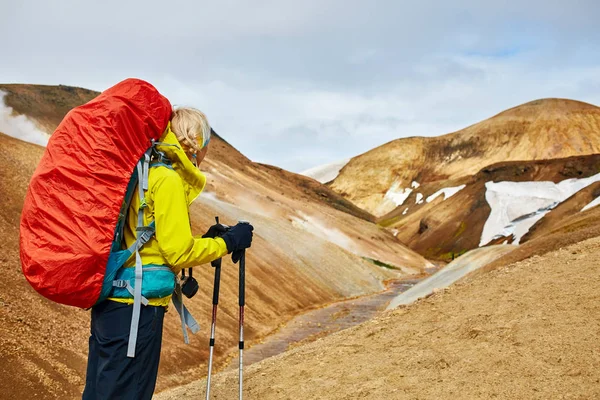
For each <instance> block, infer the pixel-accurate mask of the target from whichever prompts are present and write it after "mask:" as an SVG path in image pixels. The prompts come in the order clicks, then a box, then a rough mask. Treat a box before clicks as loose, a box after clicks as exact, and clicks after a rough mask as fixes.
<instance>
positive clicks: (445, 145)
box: [331, 99, 600, 216]
mask: <svg viewBox="0 0 600 400" xmlns="http://www.w3.org/2000/svg"><path fill="white" fill-rule="evenodd" d="M595 153H600V108H598V107H596V106H594V105H591V104H586V103H582V102H578V101H572V100H564V99H544V100H537V101H533V102H530V103H527V104H523V105H521V106H518V107H515V108H512V109H510V110H507V111H504V112H502V113H500V114H498V115H496V116H494V117H492V118H490V119H488V120H485V121H483V122H480V123H478V124H475V125H472V126H470V127H468V128H465V129H463V130H461V131H458V132H454V133H450V134H447V135H444V136H439V137H426V138H424V137H412V138H406V139H398V140H395V141H393V142H390V143H387V144H385V145H383V146H380V147H378V148H376V149H373V150H371V151H369V152H367V153H364V154H362V155H360V156H358V157H355V158H353V159H352V160H351V161H350V162H349V163H348V164H347V165H346V166H345V167H344V168H343V169H342V170H341V172H340V174H339V175H338V176H337V178H336V179H335V180H334V181H333V183H332V184H331V187H332V188H333V189H334V190H335V191H336V192H338V193H340V194H341V195H342V196H344V197H345V198H347V199H349V200H351V201H352V202H353V203H354V204H356V205H358V206H359V207H361V208H363V209H365V210H367V211H369V212H371V213H373V214H375V215H377V216H382V215H384V214H387V213H389V212H391V211H392V210H393V209H395V208H396V207H398V206H401V205H402V203H403V199H404V198H405V195H406V194H407V193H410V192H411V191H413V190H414V188H415V186H418V185H426V184H434V183H436V182H441V181H449V180H450V181H457V182H459V181H460V180H461V179H463V178H466V177H470V176H472V175H474V174H476V173H477V172H478V171H480V170H482V169H483V168H485V167H486V166H488V165H492V164H495V163H499V162H506V161H523V160H545V159H554V158H564V157H569V156H575V155H586V154H595Z"/></svg>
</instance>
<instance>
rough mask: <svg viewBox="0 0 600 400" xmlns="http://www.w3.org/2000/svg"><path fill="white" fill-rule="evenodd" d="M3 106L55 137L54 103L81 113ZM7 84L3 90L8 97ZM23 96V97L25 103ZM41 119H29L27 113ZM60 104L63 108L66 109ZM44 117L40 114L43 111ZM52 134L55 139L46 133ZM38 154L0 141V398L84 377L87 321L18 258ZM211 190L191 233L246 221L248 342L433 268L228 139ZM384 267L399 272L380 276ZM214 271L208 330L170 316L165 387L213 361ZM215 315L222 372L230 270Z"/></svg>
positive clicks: (345, 207) (365, 219)
mask: <svg viewBox="0 0 600 400" xmlns="http://www.w3.org/2000/svg"><path fill="white" fill-rule="evenodd" d="M10 86H11V87H10V88H9V89H10V90H11V95H10V96H7V97H6V102H7V104H8V105H9V106H11V107H13V109H14V111H15V112H16V113H23V114H25V115H27V116H29V117H30V118H32V119H34V120H35V121H36V122H38V124H39V126H40V127H41V128H43V129H49V128H52V129H53V128H54V127H55V126H56V125H57V124H58V123H59V122H60V120H61V118H62V116H61V114H62V111H61V110H57V109H54V108H52V104H53V101H54V99H56V98H57V96H59V94H60V96H65V100H64V103H67V104H69V105H71V104H77V103H78V101H80V100H81V98H80V92H79V89H73V91H72V92H73V97H69V96H68V94H69V93H71V89H67V90H66V91H65V89H64V87H58V88H56V93H55V92H52V90H50V89H47V87H44V90H50V94H49V95H48V97H46V95H45V94H44V93H45V92H38V91H37V87H36V86H31V85H26V87H24V88H17V89H19V90H16V89H15V88H14V85H10ZM6 88H7V85H2V86H0V89H1V90H4V91H8V90H7V89H6ZM21 97H24V98H21ZM20 104H23V105H27V107H32V108H33V109H34V110H33V111H31V112H29V111H28V109H26V108H21V107H25V106H20ZM61 104H62V103H61ZM39 110H43V111H39ZM48 132H51V130H48ZM42 153H43V148H42V147H39V146H37V145H33V144H30V143H25V142H22V141H20V140H17V139H14V138H11V137H8V136H5V135H0V157H2V159H3V160H4V163H3V167H2V168H0V189H1V193H2V195H3V199H4V202H3V207H2V208H0V233H2V234H3V238H4V239H3V241H1V242H0V254H1V256H0V357H1V358H2V359H3V360H5V362H3V363H2V365H0V374H1V375H2V376H3V379H2V380H0V394H1V396H0V397H5V396H6V397H9V396H18V397H34V396H35V397H36V398H47V399H50V398H77V397H78V396H80V393H81V390H82V386H83V379H84V375H85V363H86V355H87V337H88V335H89V313H88V312H86V311H83V310H77V309H74V308H70V307H66V306H61V305H57V304H54V303H52V302H50V301H47V300H45V299H44V298H42V297H41V296H39V295H38V294H37V293H35V292H34V291H33V290H32V289H31V288H30V287H29V285H28V283H27V282H26V281H25V279H24V277H23V276H22V273H21V270H20V262H19V254H18V234H19V232H18V231H19V215H20V212H21V207H22V204H23V198H24V195H25V191H26V189H27V182H28V181H29V179H30V177H31V175H32V174H33V171H34V170H35V167H36V165H37V162H38V161H39V159H40V158H41V155H42ZM202 169H203V171H204V172H205V173H206V175H207V179H208V185H207V189H206V191H205V193H204V194H203V195H202V196H201V198H200V200H199V201H198V202H197V203H195V204H194V205H193V206H192V208H191V218H192V225H193V230H194V232H195V233H196V234H201V233H203V232H204V231H205V230H206V229H207V228H208V226H210V225H211V224H212V223H214V216H216V215H218V216H220V217H221V221H222V222H224V223H228V224H233V223H235V222H236V221H237V220H240V219H245V220H250V221H251V222H252V223H253V224H254V225H255V228H256V229H255V241H254V243H253V246H252V248H251V250H250V251H249V253H248V257H247V307H246V309H247V311H246V325H247V327H246V338H247V339H246V340H247V341H248V342H249V343H250V344H252V342H254V341H257V340H260V338H262V337H264V336H266V335H268V334H269V333H270V332H272V331H273V330H275V329H277V327H278V326H279V325H280V324H282V323H284V322H286V321H287V320H289V319H290V318H292V317H293V316H295V315H297V314H298V313H300V312H302V311H305V310H308V309H311V308H314V307H319V306H322V305H324V304H327V303H329V302H332V301H336V300H339V299H342V298H345V297H352V296H359V295H362V294H367V293H372V292H376V291H379V290H382V289H383V287H384V281H386V280H389V279H396V278H401V277H404V276H407V275H411V274H420V273H422V271H423V270H424V269H425V268H427V267H429V266H431V264H430V263H429V262H428V261H426V260H425V259H424V258H423V257H422V256H420V255H418V254H416V253H415V252H413V251H412V250H410V249H408V248H407V247H406V246H404V245H402V244H401V243H400V242H399V241H398V239H396V238H395V237H394V236H393V235H392V234H390V233H389V232H387V231H386V230H384V229H382V228H380V227H379V226H377V225H376V224H374V223H373V222H371V221H372V220H373V217H372V216H371V215H370V214H368V213H366V212H364V211H362V210H360V209H358V208H357V207H356V206H354V205H352V204H351V203H349V202H348V201H347V200H345V199H343V198H341V197H340V196H339V195H337V194H335V193H334V192H333V191H331V190H330V189H328V188H327V187H324V186H322V185H320V184H319V183H317V182H316V181H314V180H312V179H310V178H306V177H302V176H299V175H296V174H292V173H289V172H287V171H283V170H280V169H278V168H275V167H270V166H265V165H260V164H256V163H253V162H251V161H250V160H248V159H247V158H246V157H244V156H243V155H242V154H241V153H239V152H238V151H237V150H235V149H234V148H233V147H232V146H230V145H229V144H228V143H227V142H226V141H224V140H222V139H219V138H216V139H215V140H214V141H212V142H211V149H210V152H209V156H208V157H207V160H206V161H205V162H204V163H203V165H202ZM369 260H381V261H383V262H385V263H386V264H390V265H393V266H395V267H396V269H389V268H382V267H380V266H377V265H376V264H375V263H373V262H371V261H369ZM212 274H213V272H212V269H211V268H210V267H208V266H200V267H199V268H198V273H197V274H195V276H197V279H198V280H199V283H200V285H201V290H200V292H199V294H198V295H197V296H196V297H195V298H194V299H193V300H190V301H188V302H187V306H188V308H190V310H191V312H192V313H193V314H195V316H196V317H197V319H198V320H199V322H200V323H201V325H202V332H201V333H200V334H198V335H196V336H193V337H192V339H191V345H189V346H186V345H184V344H183V342H182V335H181V327H180V324H179V323H178V321H177V318H176V315H175V314H174V313H173V312H169V313H168V314H167V318H166V322H165V333H164V339H163V341H164V342H163V345H164V346H163V353H162V358H161V366H160V372H159V382H158V388H159V389H162V388H166V387H171V386H174V385H178V384H180V383H184V382H188V381H190V380H193V379H197V378H199V377H201V376H203V375H204V374H205V373H206V372H205V371H206V365H205V363H206V361H207V356H208V345H207V343H208V331H207V329H206V327H207V326H208V323H209V321H210V313H211V295H212V279H213V275H212ZM221 296H222V298H221V301H220V307H219V340H218V344H217V348H216V352H217V362H218V366H219V365H220V364H222V363H223V362H224V361H225V355H226V354H228V353H229V352H231V351H233V350H234V349H235V348H236V347H235V346H236V344H237V322H238V321H237V269H236V268H235V266H233V265H231V264H230V262H229V260H226V262H225V263H224V268H223V274H222V289H221Z"/></svg>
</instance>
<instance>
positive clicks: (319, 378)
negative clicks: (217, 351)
mask: <svg viewBox="0 0 600 400" xmlns="http://www.w3.org/2000/svg"><path fill="white" fill-rule="evenodd" d="M599 259H600V238H593V239H589V240H587V241H584V242H581V243H577V244H574V245H572V246H569V247H565V248H562V249H559V250H556V251H553V252H550V253H548V254H546V255H544V256H541V257H540V256H534V257H532V258H530V259H527V260H524V261H521V262H518V263H516V264H513V265H510V266H508V267H502V268H499V269H497V270H494V271H491V272H489V273H487V274H481V275H479V276H477V277H475V278H470V279H468V280H467V281H462V282H459V283H458V284H456V285H454V286H452V287H451V288H450V289H448V290H446V291H444V292H441V293H438V294H436V295H434V296H432V297H429V298H428V299H425V300H420V301H419V302H417V303H415V304H414V305H412V306H408V307H401V308H399V309H396V310H393V311H389V312H387V313H385V314H384V315H383V316H382V317H379V318H376V319H374V320H371V321H369V322H366V323H364V324H361V325H359V326H357V327H354V328H350V329H347V330H345V331H342V332H339V333H337V334H333V335H331V336H329V337H327V338H324V339H321V340H318V341H316V342H314V343H310V344H307V345H305V346H301V347H298V348H295V349H293V350H291V351H289V352H286V353H284V354H281V355H279V356H276V357H272V358H269V359H267V360H264V361H262V362H260V363H257V364H254V365H252V366H250V367H248V368H247V369H246V370H245V378H246V379H245V398H248V399H261V400H268V399H442V398H456V399H489V398H499V399H594V398H600V340H599V339H600V263H599V262H598V260H599ZM213 393H214V396H213V398H215V399H233V398H237V374H236V372H226V373H222V374H219V375H217V376H215V377H214V386H213ZM156 398H157V399H159V400H171V399H172V400H174V399H178V400H179V399H182V400H184V399H197V398H204V382H203V381H198V382H195V383H192V384H190V385H187V386H184V387H180V388H177V389H175V390H172V391H169V392H166V393H162V394H160V395H158V396H156Z"/></svg>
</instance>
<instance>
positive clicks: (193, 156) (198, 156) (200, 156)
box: [186, 144, 209, 167]
mask: <svg viewBox="0 0 600 400" xmlns="http://www.w3.org/2000/svg"><path fill="white" fill-rule="evenodd" d="M208 146H209V145H208V144H207V145H206V146H204V147H203V148H202V150H200V151H198V152H196V151H193V150H192V151H187V152H186V154H187V156H188V158H189V159H190V161H191V162H192V164H194V165H195V166H196V167H198V166H199V165H200V163H201V162H202V161H203V160H204V157H206V153H208Z"/></svg>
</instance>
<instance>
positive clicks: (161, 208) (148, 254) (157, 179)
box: [110, 128, 227, 306]
mask: <svg viewBox="0 0 600 400" xmlns="http://www.w3.org/2000/svg"><path fill="white" fill-rule="evenodd" d="M161 142H162V143H167V144H171V145H174V146H165V145H159V146H158V150H160V151H162V152H163V153H165V154H166V156H167V157H168V158H169V160H170V161H171V162H172V167H173V169H170V168H168V167H166V166H154V167H152V168H150V172H149V174H148V191H147V192H146V193H145V202H146V204H147V207H145V208H144V226H147V225H148V224H150V223H151V222H152V221H155V222H154V223H155V229H156V233H155V235H154V236H153V237H152V238H151V239H150V240H149V241H148V242H147V243H146V244H145V245H144V246H143V247H142V248H141V249H140V256H141V258H142V264H144V265H147V264H158V265H167V266H169V267H170V268H171V270H172V271H173V272H174V273H176V274H177V273H179V272H180V271H181V270H182V269H184V268H191V267H195V266H197V265H200V264H204V263H208V262H211V261H213V260H216V259H218V258H221V257H223V256H224V255H226V254H227V246H226V244H225V241H224V240H223V239H221V238H216V239H211V238H205V239H204V238H202V237H200V236H193V235H192V231H191V224H190V217H189V206H190V205H191V204H192V202H193V201H194V200H195V199H196V198H197V197H198V196H199V195H200V193H201V192H202V190H203V189H204V186H205V184H206V178H205V176H204V175H203V174H202V173H201V172H200V171H199V170H198V168H196V167H195V166H194V165H193V164H192V163H191V162H190V160H189V159H188V157H187V155H186V154H185V152H184V151H183V150H181V146H180V144H179V142H178V140H177V138H176V137H175V134H174V133H173V132H172V131H171V130H170V128H167V131H166V132H165V134H164V135H163V137H162V138H161ZM137 193H138V192H137V189H136V190H135V194H134V196H133V198H132V201H131V205H130V207H129V211H128V216H127V223H126V224H125V229H124V238H125V245H126V247H129V246H131V245H132V244H133V243H134V242H135V232H136V227H137V222H138V221H137V219H138V209H139V206H140V200H139V197H138V195H137ZM133 267H135V254H134V255H133V256H132V257H131V258H130V259H129V260H128V261H127V262H126V263H125V265H124V268H133ZM170 299H171V296H170V295H169V296H167V297H163V298H157V299H148V300H149V304H150V305H154V306H167V305H168V304H169V301H170ZM110 300H114V301H119V302H123V303H130V304H131V303H133V299H123V298H110Z"/></svg>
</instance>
